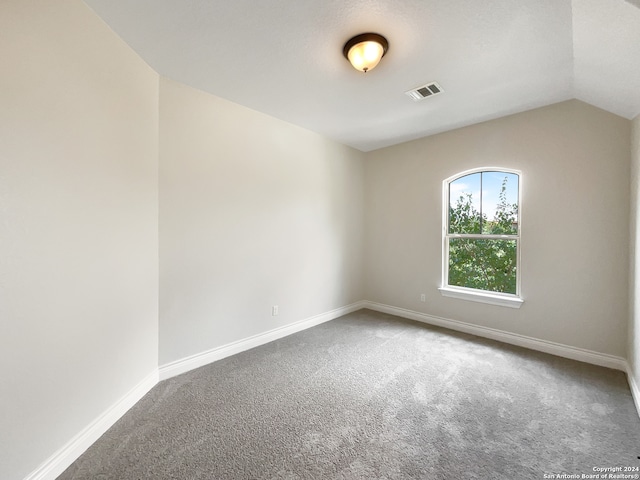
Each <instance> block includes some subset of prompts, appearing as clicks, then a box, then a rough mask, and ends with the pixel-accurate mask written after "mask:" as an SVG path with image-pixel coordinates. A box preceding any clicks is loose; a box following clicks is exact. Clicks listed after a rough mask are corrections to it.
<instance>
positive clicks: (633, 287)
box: [628, 115, 640, 403]
mask: <svg viewBox="0 0 640 480" xmlns="http://www.w3.org/2000/svg"><path fill="white" fill-rule="evenodd" d="M630 226H631V245H630V262H629V264H630V265H631V275H630V300H631V301H630V310H631V311H630V315H629V354H628V360H629V365H630V367H631V371H632V373H633V375H634V380H635V383H636V385H637V386H640V115H638V116H637V117H636V118H635V120H633V123H632V127H631V222H630ZM636 402H637V403H640V399H636Z"/></svg>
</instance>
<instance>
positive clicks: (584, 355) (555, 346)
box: [364, 301, 640, 398]
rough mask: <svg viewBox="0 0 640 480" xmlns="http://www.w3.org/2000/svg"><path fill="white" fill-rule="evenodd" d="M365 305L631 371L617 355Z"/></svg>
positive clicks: (513, 343)
mask: <svg viewBox="0 0 640 480" xmlns="http://www.w3.org/2000/svg"><path fill="white" fill-rule="evenodd" d="M364 304H365V308H369V309H371V310H375V311H377V312H382V313H388V314H390V315H396V316H398V317H403V318H408V319H410V320H416V321H418V322H423V323H428V324H430V325H436V326H438V327H444V328H449V329H451V330H456V331H459V332H464V333H469V334H471V335H477V336H478V337H484V338H490V339H492V340H498V341H500V342H504V343H509V344H511V345H517V346H519V347H524V348H529V349H531V350H537V351H539V352H545V353H550V354H552V355H557V356H559V357H565V358H570V359H572V360H578V361H581V362H585V363H591V364H593V365H599V366H602V367H607V368H613V369H616V370H622V371H623V372H624V371H627V362H626V360H625V359H624V358H622V357H616V356H614V355H608V354H606V353H599V352H594V351H592V350H586V349H583V348H577V347H571V346H569V345H564V344H561V343H555V342H549V341H547V340H539V339H537V338H532V337H527V336H525V335H519V334H517V333H509V332H505V331H504V330H497V329H494V328H488V327H482V326H479V325H473V324H471V323H465V322H461V321H459V320H450V319H447V318H441V317H436V316H433V315H427V314H426V313H420V312H416V311H413V310H407V309H405V308H398V307H392V306H390V305H384V304H381V303H376V302H370V301H365V302H364ZM639 398H640V397H639Z"/></svg>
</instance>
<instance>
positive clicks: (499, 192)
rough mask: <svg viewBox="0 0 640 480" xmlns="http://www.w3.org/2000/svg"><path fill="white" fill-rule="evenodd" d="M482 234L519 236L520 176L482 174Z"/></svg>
mask: <svg viewBox="0 0 640 480" xmlns="http://www.w3.org/2000/svg"><path fill="white" fill-rule="evenodd" d="M482 219H483V221H482V233H489V234H493V235H517V234H518V175H516V174H514V173H506V172H482Z"/></svg>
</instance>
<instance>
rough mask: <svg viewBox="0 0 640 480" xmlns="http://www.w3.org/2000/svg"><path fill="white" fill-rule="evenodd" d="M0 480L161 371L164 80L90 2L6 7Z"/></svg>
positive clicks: (8, 0)
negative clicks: (159, 290) (159, 207)
mask: <svg viewBox="0 0 640 480" xmlns="http://www.w3.org/2000/svg"><path fill="white" fill-rule="evenodd" d="M0 32H1V33H0V37H1V38H2V41H0V59H2V60H1V62H0V105H1V107H0V369H1V374H0V378H1V380H2V387H0V388H1V390H2V393H0V432H1V433H0V478H3V479H20V478H24V477H25V476H26V475H28V474H29V473H30V472H31V471H32V470H34V469H35V468H37V467H38V466H39V465H40V464H41V463H42V462H44V461H45V460H46V459H47V458H48V457H49V456H50V455H52V454H53V453H54V452H55V451H56V450H58V449H59V448H60V447H62V446H63V445H64V444H66V443H67V442H68V441H69V440H70V439H71V438H73V437H74V436H75V435H76V434H78V433H79V432H80V431H81V430H82V429H83V428H85V427H86V426H87V425H89V423H90V422H92V421H93V420H95V419H96V418H97V417H98V416H99V415H100V414H102V413H103V412H104V411H105V410H107V408H109V407H110V406H111V405H113V404H114V403H115V402H116V401H117V400H119V399H120V398H121V397H122V396H123V395H124V394H125V393H127V392H128V391H129V390H131V389H132V388H133V387H134V386H135V385H137V384H138V383H139V382H140V381H141V380H142V379H143V378H145V377H146V376H147V375H148V374H149V373H151V372H152V371H153V370H154V369H155V368H156V366H157V302H158V294H157V281H158V273H157V270H158V267H157V254H158V249H157V145H158V141H157V139H158V137H157V135H158V131H157V122H158V102H157V98H158V76H157V75H156V74H155V73H154V72H153V71H152V70H151V69H150V68H149V67H148V66H147V65H146V64H145V63H143V62H142V61H141V60H140V59H139V58H138V57H137V56H136V55H135V54H134V53H133V52H132V51H131V50H130V49H129V48H128V47H127V46H126V45H125V44H124V43H123V42H121V41H120V40H119V39H118V38H117V37H116V36H115V35H114V34H113V33H112V32H111V31H110V30H109V29H108V28H107V27H106V26H105V25H104V24H103V22H102V21H101V20H99V19H98V18H97V17H96V16H95V15H94V14H93V13H92V12H91V11H90V10H89V9H88V8H87V7H86V6H85V5H84V4H83V3H82V2H80V1H66V2H59V1H47V0H42V1H36V0H4V1H3V2H0Z"/></svg>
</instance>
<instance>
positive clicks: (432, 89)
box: [404, 82, 442, 101]
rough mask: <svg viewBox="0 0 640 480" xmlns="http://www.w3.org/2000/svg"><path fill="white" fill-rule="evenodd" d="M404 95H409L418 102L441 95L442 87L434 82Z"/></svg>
mask: <svg viewBox="0 0 640 480" xmlns="http://www.w3.org/2000/svg"><path fill="white" fill-rule="evenodd" d="M404 93H406V94H407V95H409V96H410V97H411V98H413V99H414V100H415V101H418V100H422V99H425V98H427V97H433V96H434V95H438V94H439V93H442V87H440V85H438V84H437V83H436V82H431V83H427V84H426V85H422V86H421V87H417V88H414V89H412V90H409V91H408V92H404Z"/></svg>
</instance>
